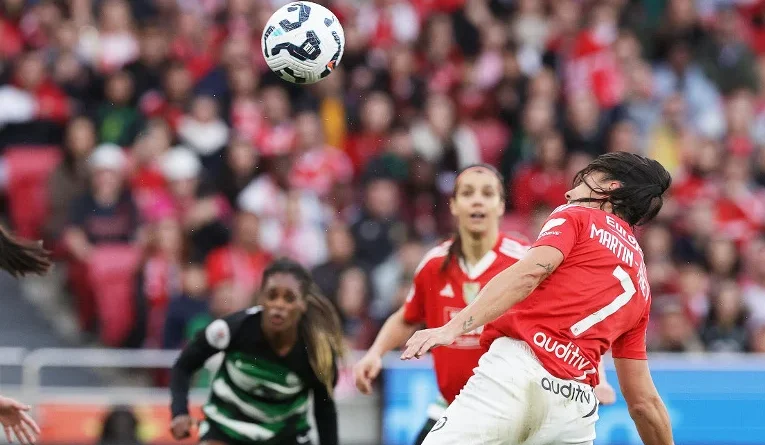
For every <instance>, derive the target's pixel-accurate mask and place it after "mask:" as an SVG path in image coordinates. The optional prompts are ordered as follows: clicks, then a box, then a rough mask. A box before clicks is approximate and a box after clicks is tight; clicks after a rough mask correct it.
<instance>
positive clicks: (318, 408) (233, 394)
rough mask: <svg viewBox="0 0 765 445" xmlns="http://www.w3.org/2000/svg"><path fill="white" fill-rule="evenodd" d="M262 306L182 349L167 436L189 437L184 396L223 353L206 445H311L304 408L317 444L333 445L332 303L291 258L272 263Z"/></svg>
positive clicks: (335, 328) (335, 337) (337, 340)
mask: <svg viewBox="0 0 765 445" xmlns="http://www.w3.org/2000/svg"><path fill="white" fill-rule="evenodd" d="M258 298H259V302H260V303H261V306H255V307H252V308H250V309H247V310H244V311H240V312H237V313H234V314H232V315H229V316H227V317H225V318H222V319H218V320H215V321H213V322H212V323H210V325H209V326H208V327H207V328H206V329H205V330H204V332H201V333H200V334H199V335H197V337H196V338H195V339H194V340H193V341H192V342H191V343H190V344H189V345H188V346H187V347H186V348H185V349H184V350H183V352H182V353H181V356H180V357H179V358H178V361H177V362H176V364H175V366H174V367H173V371H172V376H171V382H170V390H171V393H172V405H171V410H172V414H173V422H172V426H171V429H172V433H173V436H174V437H175V438H177V439H182V438H185V437H188V436H189V434H190V431H191V427H192V424H193V420H192V419H191V417H190V416H189V415H188V391H189V387H190V383H191V378H192V376H193V374H194V373H195V372H196V371H197V370H198V369H200V368H201V367H202V366H203V365H204V363H205V361H206V360H207V359H208V358H210V357H211V356H213V355H215V354H216V353H218V352H221V351H223V352H224V359H223V364H222V365H221V367H220V369H219V371H218V372H217V374H216V375H215V376H214V377H213V380H212V384H211V386H212V390H211V392H210V398H209V400H208V402H207V403H206V404H205V405H204V408H203V411H204V414H205V420H204V421H203V422H202V423H201V424H200V426H199V433H200V438H201V440H202V443H204V444H207V445H219V444H228V445H240V444H241V445H244V444H258V445H264V444H269V445H270V444H280V445H281V444H284V445H298V444H300V445H302V444H307V443H308V442H309V438H308V433H309V430H310V426H309V423H308V403H309V395H310V394H311V393H313V399H314V417H315V419H316V425H317V429H318V433H319V440H320V443H321V445H335V444H337V441H338V438H337V436H338V435H337V412H336V409H335V403H334V401H333V399H332V390H333V387H334V385H335V383H336V380H337V368H336V363H335V360H336V358H337V357H339V356H340V355H341V354H342V330H341V327H340V321H339V317H338V316H337V313H336V312H335V310H334V308H333V307H332V305H331V303H330V302H329V301H328V300H326V298H324V297H323V296H321V294H320V293H319V292H318V288H317V287H316V285H315V284H314V282H313V280H312V278H311V276H310V274H309V273H308V272H307V271H306V270H305V269H304V268H303V267H302V266H300V265H299V264H297V263H295V262H293V261H291V260H286V259H282V260H277V261H276V262H274V263H272V264H271V265H270V266H269V267H268V268H267V269H266V271H265V272H264V274H263V286H262V288H261V290H260V292H259V295H258Z"/></svg>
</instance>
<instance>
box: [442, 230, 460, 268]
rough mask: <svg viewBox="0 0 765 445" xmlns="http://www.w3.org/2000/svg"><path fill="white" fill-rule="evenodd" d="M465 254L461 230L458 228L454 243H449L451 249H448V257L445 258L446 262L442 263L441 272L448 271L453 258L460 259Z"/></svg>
mask: <svg viewBox="0 0 765 445" xmlns="http://www.w3.org/2000/svg"><path fill="white" fill-rule="evenodd" d="M464 256H465V254H464V253H463V252H462V236H460V231H459V230H457V232H456V233H455V234H454V239H453V240H452V243H451V244H450V245H449V250H447V251H446V258H444V262H443V263H442V264H441V272H446V269H447V268H448V267H449V265H450V264H451V263H452V261H453V260H456V261H459V260H460V259H461V258H463V257H464Z"/></svg>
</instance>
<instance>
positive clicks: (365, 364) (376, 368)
mask: <svg viewBox="0 0 765 445" xmlns="http://www.w3.org/2000/svg"><path fill="white" fill-rule="evenodd" d="M380 369H382V358H381V357H380V356H379V355H377V354H374V353H371V352H367V353H366V355H364V357H363V358H362V359H361V360H359V362H358V363H356V365H354V366H353V378H354V380H355V381H356V388H358V390H359V391H361V392H362V393H363V394H367V395H369V394H372V381H373V380H374V379H376V378H377V376H378V374H380Z"/></svg>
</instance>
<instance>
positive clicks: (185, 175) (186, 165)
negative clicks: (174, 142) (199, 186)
mask: <svg viewBox="0 0 765 445" xmlns="http://www.w3.org/2000/svg"><path fill="white" fill-rule="evenodd" d="M201 170H202V163H201V162H199V158H197V155H196V154H194V152H193V151H191V150H189V149H188V148H186V147H183V146H180V145H178V146H175V147H173V148H172V149H171V150H170V151H168V152H167V153H165V155H164V157H163V158H162V174H163V175H164V176H165V179H167V180H168V181H181V180H184V179H194V178H196V177H197V176H199V173H200V171H201Z"/></svg>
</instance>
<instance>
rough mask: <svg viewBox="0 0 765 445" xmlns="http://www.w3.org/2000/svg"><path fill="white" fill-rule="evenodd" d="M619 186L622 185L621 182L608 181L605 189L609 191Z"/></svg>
mask: <svg viewBox="0 0 765 445" xmlns="http://www.w3.org/2000/svg"><path fill="white" fill-rule="evenodd" d="M621 186H622V183H621V182H619V181H609V182H608V187H607V190H608V191H609V192H610V191H611V190H616V189H618V188H619V187H621Z"/></svg>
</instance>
